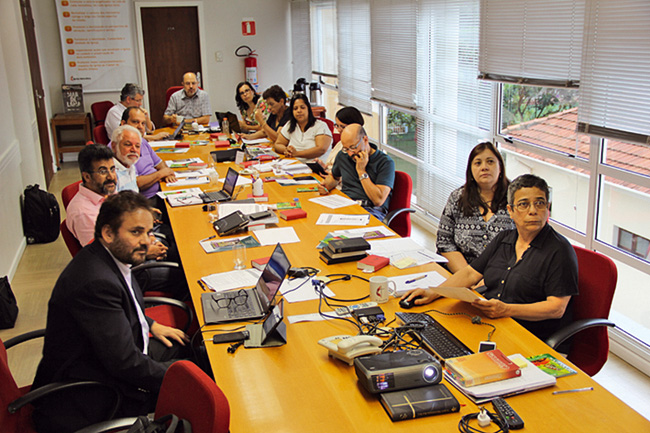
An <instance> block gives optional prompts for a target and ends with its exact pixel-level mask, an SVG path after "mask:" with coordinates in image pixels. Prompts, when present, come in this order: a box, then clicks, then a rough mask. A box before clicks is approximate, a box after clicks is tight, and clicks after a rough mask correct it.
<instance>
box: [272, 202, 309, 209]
mask: <svg viewBox="0 0 650 433" xmlns="http://www.w3.org/2000/svg"><path fill="white" fill-rule="evenodd" d="M275 208H276V209H277V210H285V209H302V205H301V204H300V202H299V201H283V202H280V203H276V204H275Z"/></svg>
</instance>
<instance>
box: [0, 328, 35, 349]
mask: <svg viewBox="0 0 650 433" xmlns="http://www.w3.org/2000/svg"><path fill="white" fill-rule="evenodd" d="M44 336H45V329H37V330H36V331H30V332H25V333H24V334H20V335H17V336H15V337H13V338H10V339H9V340H7V341H5V342H4V345H5V349H9V348H10V347H13V346H15V345H17V344H20V343H22V342H24V341H29V340H33V339H34V338H39V337H44Z"/></svg>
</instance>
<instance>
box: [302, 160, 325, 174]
mask: <svg viewBox="0 0 650 433" xmlns="http://www.w3.org/2000/svg"><path fill="white" fill-rule="evenodd" d="M307 167H309V168H311V171H313V172H314V173H316V174H320V175H321V176H323V177H325V176H327V172H326V171H325V169H324V168H323V166H322V165H320V164H319V163H317V162H308V163H307Z"/></svg>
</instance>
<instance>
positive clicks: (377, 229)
mask: <svg viewBox="0 0 650 433" xmlns="http://www.w3.org/2000/svg"><path fill="white" fill-rule="evenodd" d="M332 234H333V235H334V236H340V237H343V238H364V239H375V238H389V237H392V236H396V235H395V233H393V232H392V231H391V230H390V229H389V228H388V227H386V226H372V227H364V228H361V229H344V230H334V231H333V232H332Z"/></svg>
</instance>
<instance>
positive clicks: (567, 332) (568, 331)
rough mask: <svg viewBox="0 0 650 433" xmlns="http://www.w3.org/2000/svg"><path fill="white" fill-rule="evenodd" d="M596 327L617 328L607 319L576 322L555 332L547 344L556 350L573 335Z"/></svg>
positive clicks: (547, 340)
mask: <svg viewBox="0 0 650 433" xmlns="http://www.w3.org/2000/svg"><path fill="white" fill-rule="evenodd" d="M595 326H609V327H615V326H616V325H615V324H614V322H611V321H609V320H607V319H582V320H576V321H575V322H573V323H571V324H569V325H567V326H565V327H564V328H562V329H559V330H557V331H556V332H554V333H553V335H551V336H550V337H548V338H547V339H546V344H548V345H549V346H551V347H552V348H553V349H556V348H557V347H558V346H559V345H560V344H562V343H563V342H564V341H565V340H566V339H567V338H569V337H571V336H572V335H574V334H577V333H578V332H580V331H582V330H585V329H587V328H593V327H595Z"/></svg>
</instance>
